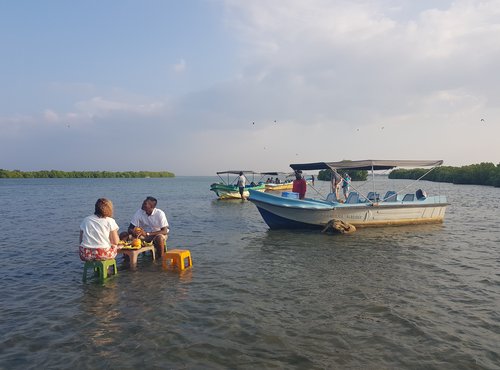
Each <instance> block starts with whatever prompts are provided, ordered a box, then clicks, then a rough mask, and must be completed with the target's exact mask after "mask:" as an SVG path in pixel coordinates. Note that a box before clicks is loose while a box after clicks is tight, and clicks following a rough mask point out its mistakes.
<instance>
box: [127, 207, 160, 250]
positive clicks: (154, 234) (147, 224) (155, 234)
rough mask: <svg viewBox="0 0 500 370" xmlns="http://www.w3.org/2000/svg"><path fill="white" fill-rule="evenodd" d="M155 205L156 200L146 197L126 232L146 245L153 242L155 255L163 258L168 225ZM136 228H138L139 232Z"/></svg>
mask: <svg viewBox="0 0 500 370" xmlns="http://www.w3.org/2000/svg"><path fill="white" fill-rule="evenodd" d="M157 203H158V201H157V200H156V198H153V197H147V198H146V199H145V200H144V201H143V202H142V207H141V209H139V210H137V212H135V213H134V215H133V216H132V220H131V221H130V225H129V227H128V232H129V234H132V236H134V237H135V238H141V239H144V240H145V241H146V242H148V243H150V242H153V244H154V246H155V249H156V255H157V256H159V257H163V254H164V253H165V249H166V243H167V239H168V232H169V225H168V220H167V216H165V212H163V211H162V210H161V209H159V208H156V204H157ZM136 228H139V230H138V229H136Z"/></svg>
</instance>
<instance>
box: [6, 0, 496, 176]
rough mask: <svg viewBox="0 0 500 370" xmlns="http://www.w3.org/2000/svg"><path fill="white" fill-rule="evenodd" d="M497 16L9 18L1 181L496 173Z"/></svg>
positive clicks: (284, 1) (422, 2)
mask: <svg viewBox="0 0 500 370" xmlns="http://www.w3.org/2000/svg"><path fill="white" fill-rule="evenodd" d="M499 40H500V0H491V1H490V0H485V1H472V0H456V1H448V0H432V1H428V0H419V1H414V0H399V1H396V0H366V1H362V0H359V1H358V0H346V1H337V0H329V1H327V0H308V1H303V0H272V1H269V0H247V1H242V0H226V1H224V0H188V1H173V0H108V1H101V0H85V1H83V0H74V1H66V0H50V1H30V0H18V1H8V0H5V1H0V50H1V57H0V86H1V89H0V168H3V169H8V170H16V169H17V170H22V171H33V170H51V169H56V170H64V171H73V170H76V171H83V170H88V171H140V170H149V171H171V172H174V173H175V174H176V175H214V174H215V172H217V171H225V170H254V171H289V170H290V168H289V164H290V163H306V162H319V161H339V160H343V159H350V160H359V159H442V160H444V164H445V165H450V166H462V165H468V164H474V163H480V162H493V163H495V164H498V163H499V162H500V149H499V145H498V138H499V137H500V119H499V117H500V72H499V66H500V42H499Z"/></svg>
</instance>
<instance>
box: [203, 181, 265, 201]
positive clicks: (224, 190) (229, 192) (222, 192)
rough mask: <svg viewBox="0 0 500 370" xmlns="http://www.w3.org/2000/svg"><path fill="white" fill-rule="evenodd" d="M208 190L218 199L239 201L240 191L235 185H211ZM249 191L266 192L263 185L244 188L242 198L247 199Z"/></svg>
mask: <svg viewBox="0 0 500 370" xmlns="http://www.w3.org/2000/svg"><path fill="white" fill-rule="evenodd" d="M210 190H211V191H213V192H214V193H215V194H216V195H217V197H218V198H219V199H241V195H240V190H239V188H238V187H237V186H235V185H225V184H212V185H211V186H210ZM249 190H254V191H258V192H261V191H264V190H266V188H265V185H264V184H260V185H257V186H248V187H245V190H244V191H243V197H245V198H248V197H249V195H250V193H249Z"/></svg>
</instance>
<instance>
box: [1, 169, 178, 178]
mask: <svg viewBox="0 0 500 370" xmlns="http://www.w3.org/2000/svg"><path fill="white" fill-rule="evenodd" d="M148 177H150V178H163V177H175V174H174V173H172V172H168V171H123V172H112V171H58V170H50V171H46V170H42V171H19V170H13V171H10V170H4V169H0V179H58V178H68V179H69V178H74V179H84V178H90V179H97V178H148Z"/></svg>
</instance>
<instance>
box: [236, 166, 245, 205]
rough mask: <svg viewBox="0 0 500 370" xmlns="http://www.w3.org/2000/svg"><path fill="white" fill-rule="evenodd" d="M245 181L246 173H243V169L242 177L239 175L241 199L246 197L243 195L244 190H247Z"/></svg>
mask: <svg viewBox="0 0 500 370" xmlns="http://www.w3.org/2000/svg"><path fill="white" fill-rule="evenodd" d="M245 183H246V179H245V175H243V171H240V177H238V189H239V191H240V196H241V199H245V198H244V197H243V192H244V191H245Z"/></svg>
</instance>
